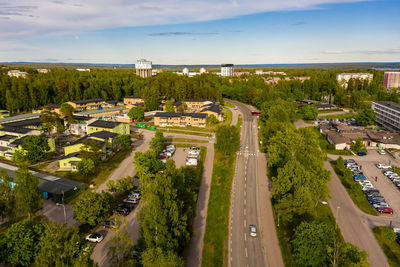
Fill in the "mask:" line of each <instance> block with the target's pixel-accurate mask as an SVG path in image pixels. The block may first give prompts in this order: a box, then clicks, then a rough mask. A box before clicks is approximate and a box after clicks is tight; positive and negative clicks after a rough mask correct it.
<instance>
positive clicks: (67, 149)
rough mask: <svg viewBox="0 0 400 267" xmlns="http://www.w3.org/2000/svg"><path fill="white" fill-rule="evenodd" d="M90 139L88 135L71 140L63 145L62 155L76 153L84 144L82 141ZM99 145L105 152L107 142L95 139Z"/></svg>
mask: <svg viewBox="0 0 400 267" xmlns="http://www.w3.org/2000/svg"><path fill="white" fill-rule="evenodd" d="M89 139H91V138H90V137H89V136H88V135H86V136H84V137H81V138H79V139H77V140H75V141H73V142H70V143H69V144H67V145H65V146H64V155H65V156H67V155H69V154H72V153H77V152H80V151H81V148H82V147H83V146H84V141H85V140H89ZM96 141H97V142H98V143H99V145H100V146H101V149H102V151H103V152H104V154H106V149H107V142H104V141H99V140H96Z"/></svg>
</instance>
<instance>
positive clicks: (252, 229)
mask: <svg viewBox="0 0 400 267" xmlns="http://www.w3.org/2000/svg"><path fill="white" fill-rule="evenodd" d="M249 228H250V236H254V237H256V236H257V228H256V226H255V225H254V224H250V225H249Z"/></svg>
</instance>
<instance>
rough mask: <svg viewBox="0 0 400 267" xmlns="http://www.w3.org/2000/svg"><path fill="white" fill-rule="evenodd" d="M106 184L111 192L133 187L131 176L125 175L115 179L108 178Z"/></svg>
mask: <svg viewBox="0 0 400 267" xmlns="http://www.w3.org/2000/svg"><path fill="white" fill-rule="evenodd" d="M106 186H107V188H108V190H109V191H111V192H120V193H123V192H128V191H130V190H132V189H133V180H132V177H130V176H126V177H124V178H121V179H118V180H116V181H114V180H108V181H107V183H106Z"/></svg>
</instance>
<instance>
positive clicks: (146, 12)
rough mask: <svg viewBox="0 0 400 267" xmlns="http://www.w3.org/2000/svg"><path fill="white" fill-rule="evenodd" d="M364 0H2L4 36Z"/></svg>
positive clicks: (176, 21)
mask: <svg viewBox="0 0 400 267" xmlns="http://www.w3.org/2000/svg"><path fill="white" fill-rule="evenodd" d="M362 1H366V0H146V1H143V0H85V1H80V0H18V1H10V0H0V19H1V23H0V38H1V39H2V38H21V37H22V38H23V37H26V36H35V35H38V34H53V33H57V32H71V31H79V30H94V29H105V28H116V27H129V26H144V25H163V24H179V23H187V22H197V21H208V20H215V19H224V18H231V17H236V16H240V15H248V14H253V13H259V12H268V11H277V10H296V9H310V8H317V7H318V6H319V5H323V4H332V3H344V2H362ZM16 2H17V3H16Z"/></svg>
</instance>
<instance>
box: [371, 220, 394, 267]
mask: <svg viewBox="0 0 400 267" xmlns="http://www.w3.org/2000/svg"><path fill="white" fill-rule="evenodd" d="M372 231H373V232H374V235H375V238H376V240H378V243H379V245H380V246H381V248H382V250H383V252H384V253H385V255H386V258H387V259H388V261H389V264H390V266H400V246H399V244H397V243H396V241H392V240H389V239H388V236H390V234H391V233H390V232H391V231H392V230H390V229H389V228H387V227H386V226H379V227H375V228H374V229H372Z"/></svg>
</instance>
